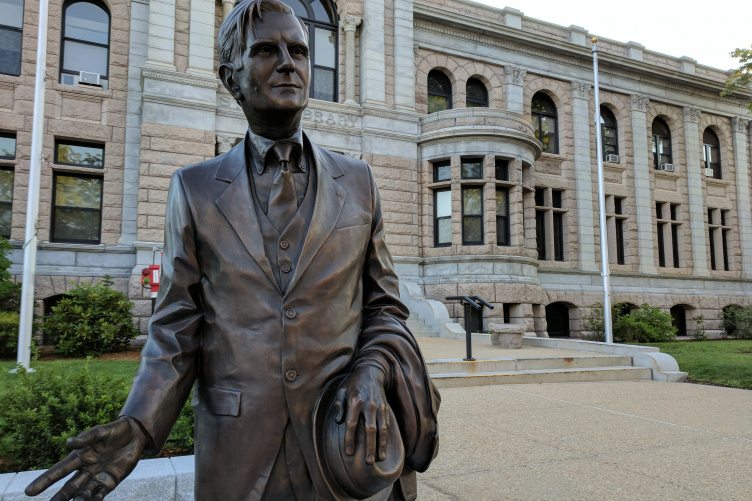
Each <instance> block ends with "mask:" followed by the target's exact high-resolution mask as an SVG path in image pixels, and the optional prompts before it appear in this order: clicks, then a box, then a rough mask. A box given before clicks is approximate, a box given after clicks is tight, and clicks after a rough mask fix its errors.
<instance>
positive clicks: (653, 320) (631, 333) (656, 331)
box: [614, 303, 677, 343]
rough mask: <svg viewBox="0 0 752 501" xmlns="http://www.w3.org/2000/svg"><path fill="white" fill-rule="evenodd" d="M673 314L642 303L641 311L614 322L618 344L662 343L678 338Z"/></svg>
mask: <svg viewBox="0 0 752 501" xmlns="http://www.w3.org/2000/svg"><path fill="white" fill-rule="evenodd" d="M676 330H677V329H676V327H674V325H673V318H672V317H671V314H670V313H668V312H665V311H661V309H660V308H653V307H652V306H650V305H649V304H647V303H642V306H640V309H637V310H634V311H632V312H631V313H629V314H628V315H622V316H621V317H619V318H618V319H617V320H616V321H615V322H614V341H616V342H617V343H660V342H663V341H670V340H671V339H673V338H675V337H676Z"/></svg>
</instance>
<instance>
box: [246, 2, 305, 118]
mask: <svg viewBox="0 0 752 501" xmlns="http://www.w3.org/2000/svg"><path fill="white" fill-rule="evenodd" d="M254 27H255V30H256V36H255V37H254V36H253V33H251V29H250V26H249V28H248V32H249V33H247V40H248V41H249V42H248V43H249V47H248V48H246V49H245V50H244V53H243V69H242V70H240V71H237V70H235V71H234V72H233V73H234V74H233V77H234V80H235V82H236V84H237V86H238V87H239V90H240V92H241V94H242V95H243V101H242V102H241V105H242V106H243V108H244V111H245V112H246V116H248V117H249V118H251V116H256V117H257V118H260V119H261V120H263V121H265V122H274V121H275V120H274V118H275V116H279V117H280V119H281V118H282V117H285V119H287V120H289V112H293V113H295V112H302V110H303V109H304V108H305V107H306V106H307V105H308V84H309V82H310V78H311V77H310V74H311V67H310V61H309V58H308V43H307V42H306V35H305V33H304V32H303V27H302V26H301V25H300V23H299V22H298V19H297V18H296V17H295V16H293V15H291V14H283V13H279V12H264V13H263V20H259V19H256V20H254Z"/></svg>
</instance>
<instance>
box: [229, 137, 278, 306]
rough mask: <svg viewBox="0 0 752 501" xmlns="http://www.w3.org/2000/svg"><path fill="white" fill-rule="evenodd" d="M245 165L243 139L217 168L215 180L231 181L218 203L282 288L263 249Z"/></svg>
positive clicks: (276, 286)
mask: <svg viewBox="0 0 752 501" xmlns="http://www.w3.org/2000/svg"><path fill="white" fill-rule="evenodd" d="M245 164H246V159H245V141H241V142H240V143H239V144H238V145H237V146H235V147H234V148H233V149H232V150H230V151H229V152H228V153H227V154H226V155H225V158H224V159H223V160H222V163H221V164H220V165H219V167H218V168H217V174H216V176H215V177H216V179H219V180H221V181H225V182H228V183H230V184H229V185H228V186H227V189H226V190H225V191H224V192H223V193H222V194H221V195H220V196H219V197H218V198H217V200H216V204H217V207H218V208H219V210H220V211H221V212H222V214H224V216H225V218H227V221H228V222H229V223H230V225H231V226H232V228H233V230H235V233H237V235H238V237H239V238H240V241H241V242H243V245H244V246H245V248H246V249H247V250H248V252H249V253H250V254H251V256H252V257H253V259H254V260H255V261H256V263H257V264H258V265H259V267H260V268H261V269H262V270H263V271H264V274H265V275H266V277H267V278H268V279H269V281H270V282H271V283H272V284H273V285H274V287H275V288H276V289H277V290H278V291H280V289H279V285H278V284H277V279H276V278H274V272H273V271H272V266H271V264H270V263H269V260H268V259H267V258H266V252H265V251H264V241H263V237H262V236H261V227H260V225H259V222H258V216H257V215H256V208H255V207H254V204H253V198H252V196H251V185H250V182H249V180H248V174H247V172H246V165H245ZM280 293H281V291H280Z"/></svg>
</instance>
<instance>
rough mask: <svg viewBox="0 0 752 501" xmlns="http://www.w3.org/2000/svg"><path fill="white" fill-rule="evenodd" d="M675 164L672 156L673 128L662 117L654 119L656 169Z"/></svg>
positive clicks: (654, 159) (654, 161) (654, 158)
mask: <svg viewBox="0 0 752 501" xmlns="http://www.w3.org/2000/svg"><path fill="white" fill-rule="evenodd" d="M666 164H668V165H671V164H673V161H672V158H671V129H669V128H668V125H667V124H666V122H664V121H663V120H662V119H660V118H656V119H655V120H653V165H654V167H655V169H656V170H664V169H662V168H661V166H662V165H666Z"/></svg>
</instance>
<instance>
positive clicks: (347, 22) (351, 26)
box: [340, 14, 363, 33]
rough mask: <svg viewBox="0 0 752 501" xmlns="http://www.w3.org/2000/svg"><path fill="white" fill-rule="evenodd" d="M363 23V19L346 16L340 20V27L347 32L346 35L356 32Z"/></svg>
mask: <svg viewBox="0 0 752 501" xmlns="http://www.w3.org/2000/svg"><path fill="white" fill-rule="evenodd" d="M362 21H363V19H361V18H359V17H358V16H353V15H351V14H344V15H343V16H342V17H341V18H340V26H342V29H343V30H345V33H347V32H348V31H352V32H355V29H356V28H357V27H358V26H360V23H361V22H362Z"/></svg>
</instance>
